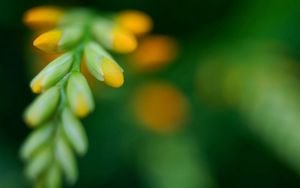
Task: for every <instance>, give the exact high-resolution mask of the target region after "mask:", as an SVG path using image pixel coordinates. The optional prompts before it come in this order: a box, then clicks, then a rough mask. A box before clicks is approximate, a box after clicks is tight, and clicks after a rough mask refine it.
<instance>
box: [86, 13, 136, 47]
mask: <svg viewBox="0 0 300 188" xmlns="http://www.w3.org/2000/svg"><path fill="white" fill-rule="evenodd" d="M92 30H93V33H94V35H95V37H96V39H97V40H98V41H99V42H100V43H101V44H102V45H103V46H104V47H106V48H108V49H111V50H113V51H115V52H118V53H129V52H132V51H134V50H135V49H136V47H137V40H136V38H135V36H134V35H133V33H131V32H130V31H129V30H127V29H124V28H122V27H120V26H116V25H114V24H113V23H110V22H108V21H106V20H103V19H98V20H97V21H95V22H94V24H93V27H92Z"/></svg>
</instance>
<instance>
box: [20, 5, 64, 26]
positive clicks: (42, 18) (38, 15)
mask: <svg viewBox="0 0 300 188" xmlns="http://www.w3.org/2000/svg"><path fill="white" fill-rule="evenodd" d="M63 14H64V12H63V10H61V9H60V8H57V7H54V6H41V7H36V8H32V9H30V10H28V11H27V12H26V13H25V14H24V17H23V21H24V23H25V24H26V25H28V26H29V27H32V28H35V29H44V28H51V27H53V26H55V25H57V24H58V23H59V21H60V20H61V19H62V17H63Z"/></svg>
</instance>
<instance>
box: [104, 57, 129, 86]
mask: <svg viewBox="0 0 300 188" xmlns="http://www.w3.org/2000/svg"><path fill="white" fill-rule="evenodd" d="M101 68H102V72H103V77H104V82H105V83H106V84H107V85H109V86H111V87H114V88H118V87H121V86H122V85H123V83H124V76H123V71H122V70H121V68H120V67H119V66H118V65H117V64H116V63H114V62H112V61H111V60H109V59H107V58H103V59H102V64H101Z"/></svg>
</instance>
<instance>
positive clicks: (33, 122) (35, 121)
mask: <svg viewBox="0 0 300 188" xmlns="http://www.w3.org/2000/svg"><path fill="white" fill-rule="evenodd" d="M59 98H60V93H59V89H58V88H57V87H53V88H51V89H49V90H47V91H46V92H45V93H43V94H42V95H40V96H39V97H38V98H37V99H36V100H35V101H34V102H33V103H32V104H31V105H30V106H29V107H28V108H27V110H26V111H25V114H24V118H25V122H26V123H27V124H28V125H29V126H32V127H34V126H37V125H40V124H41V123H44V122H45V121H46V120H47V119H48V118H50V116H52V115H53V113H54V112H55V109H56V107H57V105H58V102H59Z"/></svg>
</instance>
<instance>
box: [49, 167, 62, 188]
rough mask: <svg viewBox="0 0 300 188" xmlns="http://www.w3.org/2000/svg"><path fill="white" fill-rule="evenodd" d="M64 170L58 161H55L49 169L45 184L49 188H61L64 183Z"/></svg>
mask: <svg viewBox="0 0 300 188" xmlns="http://www.w3.org/2000/svg"><path fill="white" fill-rule="evenodd" d="M61 175H62V172H61V169H60V166H59V165H58V163H56V162H54V163H53V164H51V167H50V168H49V169H48V172H47V174H46V178H45V184H46V187H47V188H59V187H61V183H62V177H61Z"/></svg>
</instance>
